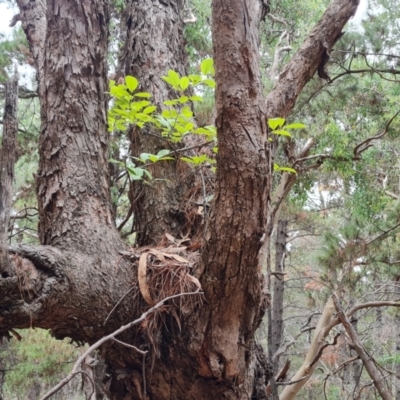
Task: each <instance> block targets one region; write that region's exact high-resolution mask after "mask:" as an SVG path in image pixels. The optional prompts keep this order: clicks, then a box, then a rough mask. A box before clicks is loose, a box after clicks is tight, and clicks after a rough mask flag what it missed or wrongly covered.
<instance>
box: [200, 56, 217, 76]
mask: <svg viewBox="0 0 400 400" xmlns="http://www.w3.org/2000/svg"><path fill="white" fill-rule="evenodd" d="M200 70H201V73H202V74H204V75H214V60H213V59H212V58H206V59H205V60H203V61H202V62H201V64H200Z"/></svg>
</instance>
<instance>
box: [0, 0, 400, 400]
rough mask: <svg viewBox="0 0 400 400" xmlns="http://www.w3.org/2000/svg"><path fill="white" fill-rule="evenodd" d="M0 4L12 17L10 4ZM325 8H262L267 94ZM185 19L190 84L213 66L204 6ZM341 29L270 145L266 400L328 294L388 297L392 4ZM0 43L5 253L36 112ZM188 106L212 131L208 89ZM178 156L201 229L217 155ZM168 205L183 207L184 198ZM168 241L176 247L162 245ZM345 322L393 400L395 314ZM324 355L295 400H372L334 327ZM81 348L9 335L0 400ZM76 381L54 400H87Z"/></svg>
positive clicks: (396, 28) (397, 261) (31, 206)
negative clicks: (7, 120)
mask: <svg viewBox="0 0 400 400" xmlns="http://www.w3.org/2000/svg"><path fill="white" fill-rule="evenodd" d="M1 3H6V4H9V6H10V7H13V4H12V2H9V1H2V2H1ZM327 4H328V1H326V0H306V1H291V0H282V1H271V2H270V4H269V9H268V12H267V14H266V16H265V19H264V21H263V22H262V23H261V34H260V38H261V43H260V54H261V61H262V78H263V85H264V90H265V93H268V92H269V91H270V89H271V88H272V87H273V86H274V83H275V81H276V79H277V77H278V76H279V74H280V73H281V72H282V71H283V69H284V68H285V65H286V64H287V62H288V61H289V60H290V58H291V56H292V55H293V54H294V53H295V52H296V50H297V49H298V47H299V46H300V44H301V43H302V42H303V40H304V38H305V37H306V35H307V34H308V32H309V31H310V30H311V28H312V27H313V26H314V25H315V23H316V22H317V21H318V19H319V18H320V16H321V14H322V13H323V11H324V10H325V9H326V6H327ZM111 6H112V19H111V33H112V38H111V39H112V40H111V43H110V47H109V55H108V57H109V69H110V79H112V78H113V74H114V73H115V70H116V69H117V64H118V59H117V53H118V49H120V48H121V46H122V45H123V42H124V40H125V39H126V38H125V36H124V32H123V26H122V24H121V18H122V16H123V13H124V6H125V3H124V0H112V1H111ZM364 6H365V4H364ZM183 12H184V20H185V30H184V36H185V40H186V51H187V54H188V57H189V65H188V74H193V75H194V74H199V73H200V70H201V63H202V61H204V60H206V59H209V58H212V57H213V54H212V43H211V33H210V30H211V28H210V23H211V21H210V19H211V8H210V1H209V0H190V1H189V0H188V1H186V3H185V6H184V10H183ZM345 30H346V31H345V33H344V35H343V36H342V37H341V38H340V39H339V40H338V41H337V43H336V45H335V46H334V48H333V49H332V50H331V52H330V58H329V61H328V62H327V64H326V65H325V68H324V69H322V70H321V71H319V73H318V75H319V76H318V75H315V76H314V78H313V79H312V80H311V81H310V83H309V84H308V85H307V86H306V88H305V89H304V90H303V92H302V94H301V95H300V97H299V99H298V101H297V104H296V106H295V108H294V110H293V112H292V113H291V115H290V117H289V118H288V120H287V124H289V123H293V124H296V123H301V124H304V125H305V128H303V129H296V130H293V131H291V133H290V135H285V134H282V135H277V138H276V139H274V145H275V146H276V153H275V160H274V163H275V164H274V165H275V174H274V190H273V193H274V197H273V199H272V201H273V204H275V205H277V207H276V215H275V220H274V227H273V229H274V236H273V237H274V240H273V241H272V243H271V245H270V248H269V258H268V266H267V267H266V270H265V273H266V274H267V275H268V276H270V277H271V279H270V283H269V285H270V291H271V294H272V301H271V307H270V308H269V309H268V311H267V315H266V316H265V318H264V320H263V323H262V324H261V327H260V328H259V330H258V334H257V335H258V338H259V340H260V341H261V343H262V345H263V346H264V347H265V349H267V352H268V356H269V358H270V361H271V363H272V365H273V368H274V373H275V374H276V375H275V377H276V385H277V390H278V392H281V391H282V389H283V388H284V387H285V385H283V384H281V385H280V382H287V381H290V379H291V378H292V376H293V375H294V374H295V372H296V371H297V370H298V369H299V368H300V367H301V366H302V364H303V362H304V360H305V357H306V355H307V352H308V351H309V349H310V346H311V344H312V343H311V341H312V334H313V330H314V329H315V326H316V324H317V322H318V320H319V318H320V316H321V314H322V312H323V309H324V306H325V304H326V302H327V300H328V297H329V296H330V295H331V293H332V292H333V291H336V292H337V293H340V295H341V300H342V304H343V303H344V304H345V305H346V307H347V309H350V308H351V307H352V306H353V305H354V304H356V303H366V302H389V301H398V300H399V299H400V268H399V265H400V158H399V153H400V116H398V114H399V112H400V80H399V79H398V76H399V75H400V8H399V7H398V2H397V1H395V0H369V1H368V4H367V8H366V10H365V12H364V13H363V15H362V20H361V19H360V18H357V20H356V21H353V22H352V21H351V22H350V24H348V25H347V26H346V29H345ZM0 40H1V41H0V109H3V106H4V83H5V82H6V81H7V80H9V79H10V78H11V77H12V75H13V71H14V65H16V64H17V65H18V68H19V70H20V75H21V77H20V90H19V111H18V117H19V128H18V129H19V131H18V154H17V162H16V177H15V185H14V197H13V208H12V216H11V222H12V226H11V228H10V229H9V241H10V243H11V244H18V243H21V242H24V243H33V244H36V243H38V234H37V224H38V219H37V215H38V211H37V204H36V197H35V183H34V181H35V175H34V174H35V171H36V170H37V163H38V150H37V148H38V146H37V141H38V135H39V126H40V107H39V103H38V98H37V94H36V89H37V88H36V86H35V85H36V84H35V81H34V76H33V73H32V72H31V71H32V68H31V65H32V64H33V61H32V55H31V54H30V51H29V47H28V45H27V42H26V39H25V35H24V33H23V31H22V29H21V28H20V26H19V24H17V25H16V26H15V27H14V30H13V33H12V35H11V36H5V35H1V36H0ZM203 66H204V64H203ZM171 69H174V66H171ZM201 72H204V71H201ZM197 94H198V95H199V96H201V97H202V101H201V102H196V103H195V105H194V118H195V120H196V122H197V126H199V127H208V126H210V125H214V118H215V110H214V97H213V96H214V93H213V89H212V84H210V85H208V86H207V85H206V86H204V88H203V89H201V90H199V93H197ZM165 100H167V99H165ZM110 104H111V102H110ZM0 123H2V120H0ZM1 129H2V128H1V125H0V135H1V132H2V131H1ZM113 134H114V136H113V144H112V147H111V148H110V159H112V160H114V163H113V165H114V167H115V168H117V169H119V172H121V169H123V168H125V166H127V164H126V162H125V159H124V157H125V156H126V154H127V151H128V150H127V141H126V138H125V136H124V134H121V133H118V134H115V133H113ZM212 141H213V138H211V140H210V142H212ZM185 145H187V147H190V146H194V150H192V152H191V153H190V156H187V157H188V158H189V159H190V160H191V161H190V160H189V163H190V164H191V168H192V172H193V174H194V175H195V176H196V177H199V179H200V180H202V181H203V184H202V188H203V189H204V193H203V196H202V200H201V202H199V204H198V215H197V216H196V215H193V216H192V218H194V219H195V218H197V219H201V223H202V224H205V225H206V224H207V212H208V211H207V210H208V207H209V204H208V203H209V202H211V201H212V189H213V172H212V169H213V168H212V165H213V164H212V162H213V157H214V153H213V151H212V148H213V146H215V144H211V145H209V150H208V151H206V152H204V151H203V152H200V148H199V147H196V145H198V142H196V141H194V142H191V141H190V139H188V142H187V143H185ZM202 154H206V155H207V157H206V158H204V159H203V161H204V162H202V161H201V160H200V158H201V157H202ZM296 154H303V156H302V157H300V158H299V157H296V156H295V155H296ZM136 157H139V154H137V155H136ZM196 157H197V159H196ZM199 160H200V161H199ZM146 161H148V160H146ZM143 164H145V163H143ZM127 167H129V166H127ZM136 167H137V166H136ZM132 168H133V167H132ZM127 171H128V172H127V174H126V178H123V179H114V181H113V187H112V198H113V206H114V208H115V221H116V224H117V226H118V227H119V230H120V233H121V235H122V237H123V238H124V240H125V241H126V242H127V243H129V244H130V245H132V246H134V245H135V244H136V243H137V237H136V234H135V229H134V223H133V220H134V211H133V210H131V208H130V202H129V196H131V193H130V190H129V188H130V185H131V184H135V182H136V181H139V180H142V181H143V179H147V178H146V173H144V175H143V172H140V171H138V170H134V171H132V170H131V171H129V169H128V170H127ZM138 175H140V176H139V177H138ZM142 175H143V177H142ZM115 176H117V175H115ZM179 200H180V202H181V203H182V204H184V203H185V202H188V198H183V197H182V198H181V199H179ZM189 200H191V199H189ZM274 202H275V203H274ZM189 232H190V230H189ZM166 233H167V234H168V232H166ZM168 240H171V241H174V240H177V238H174V237H172V238H171V235H169V236H168V235H167V236H166V237H165V241H168ZM351 324H352V326H353V327H354V329H355V331H356V332H357V334H358V337H359V339H360V340H361V342H362V344H363V346H364V347H365V349H366V351H367V352H368V354H369V355H370V356H371V357H372V359H373V362H374V363H375V366H376V368H377V370H378V371H379V373H380V376H381V379H382V380H383V381H384V382H385V384H386V385H387V387H388V388H389V390H390V392H391V395H392V398H393V399H396V400H400V311H399V310H398V309H397V308H393V307H392V308H391V307H377V308H368V309H362V310H359V311H357V312H356V313H354V314H353V315H352V319H351ZM326 343H329V344H331V345H329V346H326V347H325V348H324V349H323V351H321V352H320V354H318V357H317V359H316V361H315V362H316V363H318V364H317V367H316V370H315V372H314V373H313V374H312V376H310V377H309V379H308V380H307V383H306V384H305V386H304V388H303V389H302V390H301V391H300V392H299V394H298V395H297V397H296V398H297V399H308V400H312V399H315V400H317V399H318V400H319V399H322V398H326V399H329V400H335V399H375V398H379V396H378V394H377V391H376V388H375V386H374V385H373V383H372V381H371V378H370V376H369V375H368V374H367V372H366V370H365V368H364V366H363V364H362V362H361V360H360V359H359V358H358V357H357V353H356V352H355V351H354V348H352V346H350V345H349V340H348V338H347V336H346V335H345V334H344V330H343V328H340V327H335V328H334V329H332V331H331V332H330V334H329V337H328V338H327V340H326ZM83 349H84V347H80V346H79V345H78V344H77V343H72V344H71V343H70V342H69V341H67V340H64V341H58V340H57V341H56V340H55V339H53V338H51V336H50V335H49V333H48V332H47V331H43V330H39V329H31V330H29V331H28V330H25V331H17V332H15V337H14V338H13V339H12V340H10V341H6V340H4V341H3V343H2V345H1V346H0V399H4V400H11V399H18V400H23V399H37V398H39V396H40V395H41V394H42V395H43V393H45V392H46V391H47V390H48V389H49V388H50V387H51V386H53V385H54V384H56V383H57V382H58V381H60V380H61V379H62V378H63V377H64V376H65V375H66V374H67V373H68V372H69V370H70V368H71V365H72V364H71V363H73V362H74V361H75V360H76V359H77V357H79V355H80V354H81V353H82V352H83ZM289 364H290V366H289ZM79 379H80V378H79ZM79 379H78V378H75V380H73V381H72V382H70V383H69V384H68V385H67V386H65V387H64V388H63V389H62V390H61V391H60V392H58V393H57V394H56V395H54V398H57V399H71V400H72V399H84V398H86V397H85V393H84V390H83V389H82V387H81V382H80V380H79ZM270 390H271V391H275V390H276V387H273V388H270ZM324 396H325V397H324Z"/></svg>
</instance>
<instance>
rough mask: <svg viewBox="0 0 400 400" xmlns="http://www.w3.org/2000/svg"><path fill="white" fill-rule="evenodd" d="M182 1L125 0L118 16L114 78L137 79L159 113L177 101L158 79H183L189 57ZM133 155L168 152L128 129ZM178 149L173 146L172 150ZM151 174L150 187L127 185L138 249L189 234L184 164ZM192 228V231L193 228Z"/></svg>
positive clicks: (161, 165) (154, 136)
mask: <svg viewBox="0 0 400 400" xmlns="http://www.w3.org/2000/svg"><path fill="white" fill-rule="evenodd" d="M183 3H184V2H183V1H182V0H168V1H161V0H141V1H137V0H129V1H128V2H127V5H126V8H125V10H124V12H123V17H122V31H123V32H126V34H125V35H126V37H125V42H124V46H123V48H122V51H121V55H120V59H119V65H118V68H117V71H116V79H117V80H118V79H119V78H120V77H123V76H125V75H132V76H135V77H136V78H137V79H138V80H139V82H140V89H141V91H146V92H149V93H151V94H152V103H153V104H154V105H156V106H157V107H158V109H159V110H160V111H161V109H162V108H163V101H165V100H168V99H169V98H171V97H172V98H176V97H177V94H176V93H175V92H173V91H171V90H170V89H169V87H168V85H167V84H166V83H165V82H164V81H163V80H162V79H161V78H162V76H164V75H166V74H167V73H168V70H170V69H171V70H174V71H176V72H178V73H179V74H180V75H186V66H187V57H186V52H185V42H184V38H183V20H182V13H183ZM129 139H130V141H131V153H132V155H133V156H136V157H137V156H139V155H140V154H141V153H151V154H157V153H158V151H160V150H162V149H165V148H167V149H172V145H171V144H168V143H167V142H166V140H165V139H164V138H160V132H158V131H157V130H156V129H154V128H150V127H145V128H144V129H138V128H131V129H130V131H129ZM175 146H176V145H175ZM149 170H150V172H151V174H152V176H153V178H154V180H153V182H152V183H151V184H150V185H149V184H142V183H140V182H138V181H135V182H131V184H130V193H129V198H130V201H131V204H132V210H133V212H134V227H135V231H136V232H137V242H138V244H139V245H147V244H152V243H156V242H157V241H159V239H160V238H161V236H162V235H163V234H164V233H166V232H167V233H170V234H172V235H173V236H175V237H179V236H180V235H181V234H182V235H185V234H188V233H189V234H190V233H192V232H191V227H190V226H189V225H188V221H187V218H186V217H185V213H184V207H183V206H184V202H185V200H184V198H185V195H187V191H188V190H189V188H190V184H191V183H193V182H191V180H192V181H193V179H191V180H190V179H188V175H189V172H190V171H189V170H190V169H189V168H188V166H187V164H185V163H180V162H178V161H163V162H158V163H156V164H154V165H152V166H151V167H149ZM193 228H194V227H193Z"/></svg>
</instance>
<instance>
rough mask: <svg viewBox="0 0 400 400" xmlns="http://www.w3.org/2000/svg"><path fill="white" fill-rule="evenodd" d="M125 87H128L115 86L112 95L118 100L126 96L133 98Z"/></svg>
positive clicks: (111, 90) (111, 91)
mask: <svg viewBox="0 0 400 400" xmlns="http://www.w3.org/2000/svg"><path fill="white" fill-rule="evenodd" d="M125 87H126V86H124V85H118V86H113V87H112V88H111V89H110V93H111V95H113V96H114V97H116V98H117V99H119V98H121V97H124V96H127V97H131V95H130V94H129V93H128V92H127V91H126V89H125Z"/></svg>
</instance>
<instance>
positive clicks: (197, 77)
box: [188, 75, 201, 86]
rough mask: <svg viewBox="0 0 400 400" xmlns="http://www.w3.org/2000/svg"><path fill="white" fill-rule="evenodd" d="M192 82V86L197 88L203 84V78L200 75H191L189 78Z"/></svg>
mask: <svg viewBox="0 0 400 400" xmlns="http://www.w3.org/2000/svg"><path fill="white" fill-rule="evenodd" d="M188 78H189V80H190V82H192V85H194V86H196V85H198V84H199V83H200V82H201V76H200V75H189V76H188Z"/></svg>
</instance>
